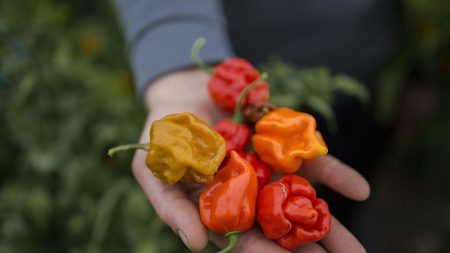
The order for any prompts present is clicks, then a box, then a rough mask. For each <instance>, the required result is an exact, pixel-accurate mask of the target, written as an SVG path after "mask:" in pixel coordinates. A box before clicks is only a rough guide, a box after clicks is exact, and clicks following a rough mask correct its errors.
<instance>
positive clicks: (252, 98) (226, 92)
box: [208, 58, 269, 112]
mask: <svg viewBox="0 0 450 253" xmlns="http://www.w3.org/2000/svg"><path fill="white" fill-rule="evenodd" d="M259 77H260V74H259V72H258V71H257V70H256V69H255V68H254V67H253V66H252V65H251V64H250V63H249V62H248V61H246V60H245V59H242V58H230V59H227V60H225V61H224V62H222V63H221V64H219V65H217V66H216V67H215V68H214V70H213V74H212V76H211V79H210V80H209V82H208V91H209V94H210V95H211V97H212V98H213V100H214V101H215V103H216V104H217V105H218V106H219V107H220V108H222V109H223V110H224V111H226V112H233V111H234V109H235V107H236V103H237V101H238V97H239V94H240V93H241V92H242V90H244V88H245V87H247V86H248V85H249V84H250V83H252V82H253V81H255V80H257V79H258V78H259ZM260 82H261V84H260V85H259V86H258V87H256V88H255V89H253V90H252V91H251V92H249V94H248V95H247V96H246V98H245V100H244V107H245V105H247V104H248V103H255V102H266V101H267V100H268V99H269V86H268V84H267V83H266V82H264V81H260Z"/></svg>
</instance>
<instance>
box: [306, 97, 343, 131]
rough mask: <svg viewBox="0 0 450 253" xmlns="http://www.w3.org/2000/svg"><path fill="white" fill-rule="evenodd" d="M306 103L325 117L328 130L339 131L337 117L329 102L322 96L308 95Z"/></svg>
mask: <svg viewBox="0 0 450 253" xmlns="http://www.w3.org/2000/svg"><path fill="white" fill-rule="evenodd" d="M305 104H306V105H307V106H308V107H310V108H311V109H312V110H314V111H315V112H317V113H318V114H320V115H321V116H322V117H324V118H325V120H326V121H327V123H328V130H329V131H330V132H331V133H336V132H337V124H336V117H335V115H334V111H333V108H332V107H331V105H330V104H329V103H327V102H326V101H325V100H323V99H322V98H320V97H315V96H308V97H306V100H305Z"/></svg>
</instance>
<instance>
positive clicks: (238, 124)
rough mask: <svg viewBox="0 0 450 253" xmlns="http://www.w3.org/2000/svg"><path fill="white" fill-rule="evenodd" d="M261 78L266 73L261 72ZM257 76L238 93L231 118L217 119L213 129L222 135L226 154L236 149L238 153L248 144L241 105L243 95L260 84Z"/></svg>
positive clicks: (247, 133)
mask: <svg viewBox="0 0 450 253" xmlns="http://www.w3.org/2000/svg"><path fill="white" fill-rule="evenodd" d="M260 78H261V79H265V78H267V74H266V73H263V74H262V75H261V77H260ZM259 80H260V79H259V78H258V79H257V80H255V81H253V82H252V83H251V84H250V85H248V86H247V87H245V88H244V89H243V90H242V91H241V93H240V94H239V99H238V102H237V104H236V107H235V109H234V113H233V118H232V119H223V120H221V121H219V122H218V123H217V124H216V125H215V126H214V129H215V130H216V131H217V132H218V133H219V134H220V135H222V137H223V138H224V139H225V142H226V144H227V156H228V155H229V154H230V151H231V150H236V151H237V152H239V153H242V152H244V149H245V148H246V147H247V146H248V144H249V142H250V135H251V133H250V132H251V130H250V128H249V127H248V126H247V125H245V124H244V119H243V117H242V109H241V108H242V105H243V103H244V100H245V97H246V96H247V94H249V93H250V92H251V91H252V90H253V89H255V88H256V87H257V86H258V85H261V83H260V82H259Z"/></svg>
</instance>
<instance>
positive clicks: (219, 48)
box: [130, 19, 233, 98]
mask: <svg viewBox="0 0 450 253" xmlns="http://www.w3.org/2000/svg"><path fill="white" fill-rule="evenodd" d="M218 27H220V26H218V25H213V24H210V23H205V22H197V21H196V20H195V19H189V20H187V19H186V20H177V21H174V22H168V23H165V24H163V25H159V26H156V27H155V28H154V29H152V30H151V31H149V32H148V33H146V34H145V35H143V36H142V37H141V38H140V40H139V42H138V43H137V44H136V45H135V46H134V47H133V51H131V52H130V58H131V65H132V69H133V75H134V80H135V83H136V88H137V89H136V91H137V93H138V96H139V97H140V98H142V95H143V93H144V91H145V89H146V87H147V86H148V85H149V84H150V83H151V82H152V81H153V80H155V79H156V78H157V77H159V76H161V75H163V74H166V73H168V72H170V71H174V70H180V69H185V68H189V67H193V63H192V61H191V58H190V51H191V47H192V45H193V43H194V41H195V40H196V39H197V38H199V37H204V38H206V40H207V43H206V45H205V46H204V47H203V48H202V50H201V52H200V57H201V59H203V60H204V61H205V62H206V63H209V64H213V63H217V62H220V61H222V60H223V59H226V58H229V57H231V56H232V55H233V53H232V50H231V47H230V45H229V44H228V38H227V36H226V33H225V31H224V29H221V28H218Z"/></svg>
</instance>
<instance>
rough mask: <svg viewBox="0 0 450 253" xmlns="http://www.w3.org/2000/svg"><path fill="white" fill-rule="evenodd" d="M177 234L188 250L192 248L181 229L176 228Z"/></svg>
mask: <svg viewBox="0 0 450 253" xmlns="http://www.w3.org/2000/svg"><path fill="white" fill-rule="evenodd" d="M177 234H178V235H179V236H180V238H181V240H182V241H183V242H184V245H186V247H188V248H189V249H190V250H192V248H191V245H189V241H188V239H187V237H186V235H185V234H184V232H183V231H182V230H179V229H178V230H177Z"/></svg>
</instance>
